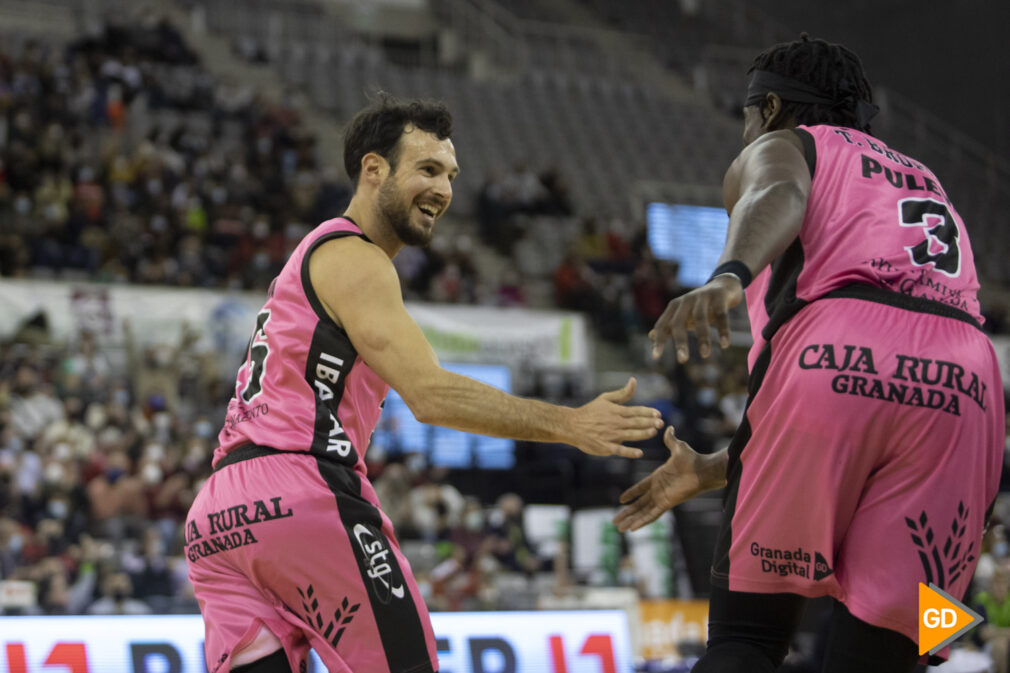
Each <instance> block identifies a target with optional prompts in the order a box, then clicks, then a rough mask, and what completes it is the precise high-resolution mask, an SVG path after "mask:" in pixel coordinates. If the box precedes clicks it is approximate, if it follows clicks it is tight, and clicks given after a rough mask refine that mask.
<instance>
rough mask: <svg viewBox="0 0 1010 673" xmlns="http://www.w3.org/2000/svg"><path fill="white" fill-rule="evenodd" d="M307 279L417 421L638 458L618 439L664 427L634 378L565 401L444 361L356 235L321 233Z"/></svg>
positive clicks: (384, 263)
mask: <svg viewBox="0 0 1010 673" xmlns="http://www.w3.org/2000/svg"><path fill="white" fill-rule="evenodd" d="M309 272H310V277H311V280H312V286H313V288H314V289H315V292H316V294H317V295H318V297H319V299H320V301H321V302H322V304H323V306H324V307H325V308H326V310H327V312H328V313H329V314H330V317H332V318H333V319H334V320H336V321H337V323H338V324H340V325H341V326H342V327H343V328H344V329H345V330H346V331H347V334H348V336H349V337H350V339H351V342H352V343H353V344H354V347H355V348H356V349H357V351H358V353H359V354H360V355H361V357H362V359H363V360H364V361H365V362H367V363H368V365H369V366H370V367H371V368H372V369H373V370H374V371H375V372H376V373H377V374H378V375H379V376H380V377H382V379H383V380H385V381H386V382H387V383H389V385H390V386H391V387H392V388H393V389H395V390H396V391H397V392H398V393H399V394H400V396H401V397H402V398H403V400H404V402H405V403H406V404H407V406H408V407H409V408H410V410H411V412H412V413H413V414H414V416H415V417H416V418H417V419H418V420H419V421H421V422H422V423H428V424H432V425H442V426H445V427H450V428H455V429H457V430H463V431H466V432H474V433H479V434H484V435H492V436H495V437H510V438H512V439H519V440H527V441H540V442H561V443H565V444H571V445H573V446H576V447H578V448H579V449H581V450H582V451H584V452H586V453H590V454H593V455H620V456H625V457H629V458H637V457H638V456H640V455H641V451H640V450H638V449H633V448H630V447H626V446H624V445H623V444H624V443H625V442H631V441H637V440H642V439H648V438H649V437H652V436H653V435H655V434H656V432H657V430H658V429H659V428H660V427H662V419H661V417H660V414H659V412H657V411H656V410H654V409H650V408H648V407H627V406H624V403H626V402H628V401H629V400H630V399H631V396H632V394H633V393H634V387H635V382H634V379H631V380H629V381H628V384H627V385H626V386H625V387H624V388H622V389H620V390H616V391H612V392H608V393H604V394H602V395H600V396H599V397H597V398H596V399H594V400H593V401H592V402H589V403H588V404H586V405H584V406H582V407H578V408H569V407H562V406H558V405H554V404H547V403H545V402H540V401H537V400H531V399H525V398H521V397H516V396H514V395H509V394H507V393H505V392H503V391H501V390H498V389H496V388H493V387H491V386H488V385H485V384H483V383H480V382H479V381H475V380H474V379H471V378H468V377H466V376H460V375H458V374H454V373H452V372H449V371H447V370H445V369H443V368H442V367H441V366H440V365H439V362H438V358H437V357H436V355H435V352H434V351H433V350H432V348H431V346H430V345H429V344H428V341H427V340H426V339H425V337H424V334H423V333H422V332H421V329H420V328H419V327H418V326H417V323H415V322H414V320H413V319H412V318H411V317H410V315H409V314H408V313H407V310H406V308H405V307H404V305H403V299H402V296H401V291H400V283H399V279H398V278H397V275H396V271H395V269H394V267H393V265H392V263H391V262H390V260H389V258H388V257H387V256H386V255H385V253H383V252H382V250H380V249H379V248H378V247H376V246H374V245H372V244H370V243H368V242H366V241H364V240H362V239H360V238H357V237H347V238H341V239H335V240H332V241H328V242H326V243H324V244H322V245H321V246H319V248H318V249H317V250H316V251H315V252H314V253H313V254H312V257H311V259H310V260H309Z"/></svg>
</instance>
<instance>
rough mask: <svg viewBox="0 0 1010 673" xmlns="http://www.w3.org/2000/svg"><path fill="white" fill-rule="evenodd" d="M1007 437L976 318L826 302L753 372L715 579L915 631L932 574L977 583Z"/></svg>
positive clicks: (786, 330) (993, 366)
mask: <svg viewBox="0 0 1010 673" xmlns="http://www.w3.org/2000/svg"><path fill="white" fill-rule="evenodd" d="M910 303H911V304H912V305H918V304H916V303H915V302H910ZM1003 437H1004V411H1003V386H1002V383H1001V379H1000V373H999V368H998V365H997V362H996V357H995V353H994V351H993V348H992V344H991V343H990V342H989V339H988V338H987V337H986V336H985V335H984V334H983V333H982V332H981V331H980V330H979V329H978V327H977V326H976V325H975V324H974V323H972V322H968V321H966V320H963V319H959V318H956V317H951V316H950V315H941V314H937V313H929V312H923V311H921V310H920V311H916V310H910V309H909V308H901V307H898V306H892V305H887V304H884V303H878V302H876V301H868V300H865V299H856V298H827V299H821V300H818V301H815V302H813V303H811V304H809V305H807V306H806V307H805V308H803V309H802V310H801V311H800V312H799V313H798V314H796V315H795V316H794V317H793V318H792V319H791V320H789V321H788V322H787V323H785V325H784V326H782V327H781V328H780V329H779V330H778V332H777V333H776V334H775V335H774V337H773V338H772V340H771V342H770V344H769V345H768V346H766V348H765V350H764V352H763V353H762V354H761V355H760V357H758V359H757V361H756V362H755V365H754V367H753V371H752V375H751V396H750V402H749V406H748V408H747V412H746V416H745V420H744V422H743V423H742V424H741V427H740V429H739V430H738V432H737V435H736V436H735V437H734V439H733V442H732V444H731V446H730V465H729V469H728V474H727V476H728V482H729V483H728V488H727V491H726V501H725V504H726V508H725V513H724V516H723V523H722V527H721V530H720V533H719V541H718V543H717V546H716V551H715V556H714V560H713V568H712V578H713V582H715V583H716V584H718V585H719V586H722V587H726V588H729V589H730V590H733V591H746V592H754V593H779V592H788V593H795V594H800V595H803V596H808V597H814V596H823V595H831V596H834V597H835V598H837V599H838V600H839V601H841V602H842V603H844V604H845V605H846V606H847V607H848V609H849V611H850V612H851V613H852V614H853V615H855V616H856V617H858V618H860V619H862V620H863V621H866V622H868V623H870V624H874V625H876V626H880V627H884V628H888V629H891V630H894V631H898V632H900V633H902V634H904V635H906V636H908V637H909V638H911V639H912V640H913V641H914V640H916V639H917V637H918V635H917V603H918V598H917V590H918V583H919V582H923V583H926V584H929V583H931V582H932V583H935V584H937V585H939V586H940V587H941V588H943V589H944V590H945V591H946V592H947V593H949V594H951V595H953V596H955V597H958V598H960V597H961V596H963V595H964V593H965V591H966V590H967V587H968V581H969V579H970V578H971V576H972V573H973V571H974V569H975V565H976V563H977V559H978V555H979V545H980V544H981V541H982V534H983V529H984V526H985V522H986V518H987V515H988V511H987V510H989V508H990V507H991V505H992V503H993V500H994V498H995V496H996V492H997V488H998V485H999V478H1000V471H1001V466H1002V456H1003Z"/></svg>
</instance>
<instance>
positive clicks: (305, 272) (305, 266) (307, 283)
mask: <svg viewBox="0 0 1010 673" xmlns="http://www.w3.org/2000/svg"><path fill="white" fill-rule="evenodd" d="M346 236H358V237H359V238H363V239H365V240H366V241H367V240H368V237H367V236H365V235H364V234H359V233H357V232H355V231H333V232H330V233H328V234H323V235H322V236H320V237H319V238H317V239H316V240H315V241H314V242H313V243H312V245H311V246H309V249H308V250H306V251H305V256H304V257H302V268H301V277H302V291H303V292H304V293H305V298H306V299H308V300H309V306H311V307H312V310H313V311H315V312H316V315H317V316H319V319H320V320H323V321H325V322H330V323H333V318H331V317H330V314H329V313H327V312H326V309H325V308H323V302H321V301H319V296H318V295H317V294H316V291H315V289H314V288H313V287H312V278H311V277H310V276H309V258H310V257H312V253H313V252H315V251H316V248H318V247H319V246H321V245H322V244H323V243H326V242H327V241H331V240H333V239H335V238H344V237H346ZM333 324H334V325H336V323H333Z"/></svg>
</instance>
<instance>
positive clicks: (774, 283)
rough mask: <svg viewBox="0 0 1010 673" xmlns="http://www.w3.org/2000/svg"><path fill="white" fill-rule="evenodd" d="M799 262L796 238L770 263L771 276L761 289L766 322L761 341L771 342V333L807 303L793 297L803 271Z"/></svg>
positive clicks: (800, 254) (800, 255) (801, 259)
mask: <svg viewBox="0 0 1010 673" xmlns="http://www.w3.org/2000/svg"><path fill="white" fill-rule="evenodd" d="M803 262H804V255H803V244H802V243H800V239H799V237H797V238H796V240H794V241H793V242H792V243H791V244H790V245H789V247H788V248H786V251H785V252H784V253H782V254H781V255H780V256H779V258H778V259H776V260H775V261H774V262H772V277H771V280H770V281H769V282H768V290H767V291H766V292H765V310H766V311H767V312H768V324H767V325H765V327H764V329H763V330H761V336H763V337H764V339H765V341H771V340H772V337H773V336H775V332H777V331H778V329H779V328H780V327H782V325H784V324H785V322H786V321H787V320H789V319H790V318H792V317H793V316H794V315H796V314H797V313H799V312H800V309H802V308H803V307H804V306H806V305H807V301H806V300H804V299H798V298H797V297H796V284H797V283H798V282H799V278H800V273H802V272H803Z"/></svg>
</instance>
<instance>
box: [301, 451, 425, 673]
mask: <svg viewBox="0 0 1010 673" xmlns="http://www.w3.org/2000/svg"><path fill="white" fill-rule="evenodd" d="M316 463H317V465H318V466H319V474H320V476H321V477H322V478H323V480H324V481H325V482H326V484H327V485H328V486H329V487H330V490H331V491H332V492H333V495H334V497H335V498H336V500H337V509H338V511H339V512H340V522H341V523H342V524H343V526H344V529H345V530H346V531H347V537H348V540H349V542H350V545H351V548H352V549H353V550H354V558H355V560H356V561H357V563H358V571H359V572H360V573H361V582H362V584H363V587H364V590H365V593H367V594H368V601H369V604H370V605H371V608H372V614H373V615H374V616H375V625H376V628H377V629H378V631H379V638H380V639H381V640H382V649H383V651H384V654H385V657H386V662H387V664H388V665H389V671H390V673H433V672H434V669H433V667H432V663H431V658H430V657H429V656H428V645H427V641H426V639H425V634H424V626H423V624H422V623H421V617H420V616H419V615H418V614H417V606H416V605H415V604H414V597H413V595H412V594H411V593H410V587H409V586H407V582H406V578H405V577H404V573H403V569H402V568H401V567H400V564H399V562H398V561H397V560H396V556H395V555H394V554H393V551H392V544H393V543H392V541H391V540H389V538H387V537H386V536H385V535H384V534H383V533H382V517H381V515H380V514H379V510H378V509H376V508H375V507H374V506H373V505H372V504H371V503H369V502H368V501H367V500H364V499H362V498H361V497H360V494H361V481H360V477H358V475H357V474H356V473H355V472H354V471H353V470H350V469H347V468H346V467H343V466H340V465H336V464H334V463H332V462H330V461H328V460H326V459H325V458H322V457H319V458H317V459H316ZM349 480H350V482H351V483H349Z"/></svg>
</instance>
